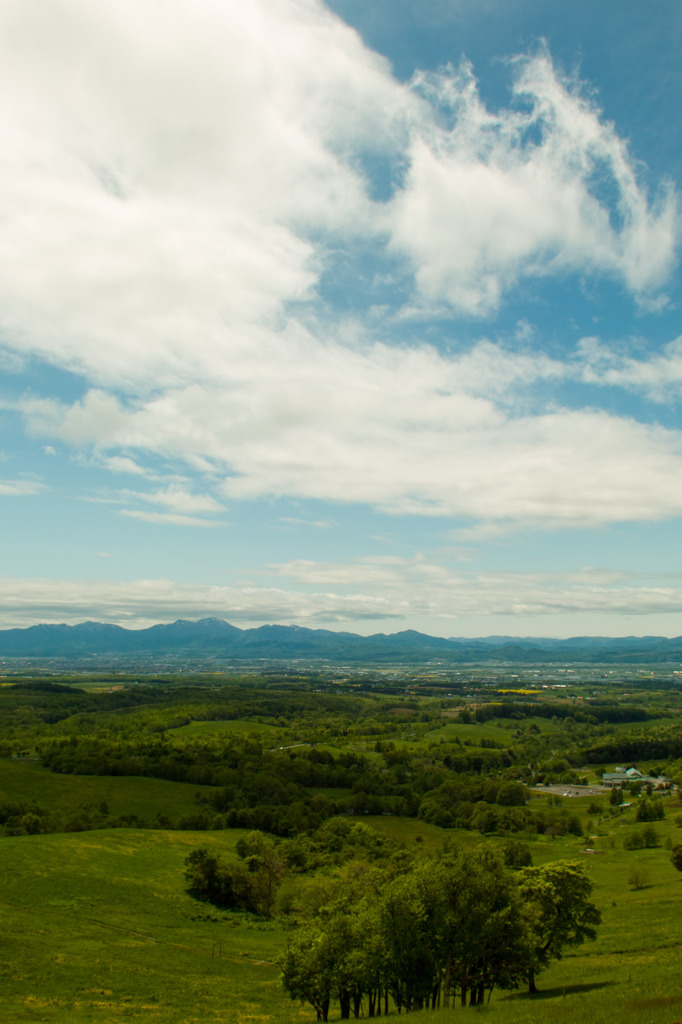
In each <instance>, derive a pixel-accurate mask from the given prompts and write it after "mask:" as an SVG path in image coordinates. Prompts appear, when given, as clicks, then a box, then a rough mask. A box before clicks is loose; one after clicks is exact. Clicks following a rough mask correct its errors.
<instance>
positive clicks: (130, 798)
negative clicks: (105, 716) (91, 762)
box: [0, 758, 213, 821]
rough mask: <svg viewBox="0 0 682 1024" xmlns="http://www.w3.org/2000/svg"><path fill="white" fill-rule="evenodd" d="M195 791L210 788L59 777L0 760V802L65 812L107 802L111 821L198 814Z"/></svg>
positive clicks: (34, 766) (25, 764)
mask: <svg viewBox="0 0 682 1024" xmlns="http://www.w3.org/2000/svg"><path fill="white" fill-rule="evenodd" d="M197 792H205V793H210V792H213V790H212V788H211V787H210V786H195V785H192V784H191V783H185V782H167V781H165V780H164V779H148V778H137V777H135V776H116V777H113V776H108V775H58V774H54V773H53V772H50V771H48V770H47V769H46V768H42V767H41V766H40V765H39V764H36V763H35V762H31V761H24V760H10V759H7V758H2V759H0V803H3V802H5V801H7V802H10V801H19V802H26V803H31V802H34V803H37V804H39V805H41V806H43V807H47V808H50V809H51V810H59V811H61V812H62V813H64V814H71V813H75V812H76V811H77V810H79V808H81V807H84V806H87V805H95V806H98V805H99V804H100V803H101V802H102V801H106V803H107V805H108V808H109V813H110V814H111V815H113V816H114V817H118V816H119V815H125V814H136V815H137V816H138V818H140V820H141V821H151V819H153V818H154V817H155V816H156V815H157V814H165V815H167V816H168V817H169V818H171V819H172V820H173V821H175V820H176V819H177V818H179V817H181V816H182V815H183V814H193V813H196V812H197V810H198V809H199V806H198V804H197V803H196V801H195V799H194V795H195V793H197Z"/></svg>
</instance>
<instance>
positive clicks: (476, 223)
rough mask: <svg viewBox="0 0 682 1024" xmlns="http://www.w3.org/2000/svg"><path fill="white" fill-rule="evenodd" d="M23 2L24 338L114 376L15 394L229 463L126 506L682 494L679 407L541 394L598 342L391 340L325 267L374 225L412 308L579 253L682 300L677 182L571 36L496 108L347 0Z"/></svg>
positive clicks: (620, 498) (5, 43) (467, 510)
mask: <svg viewBox="0 0 682 1024" xmlns="http://www.w3.org/2000/svg"><path fill="white" fill-rule="evenodd" d="M0 28H2V31H1V32H0V83H1V84H2V88H0V223H1V224H2V231H1V232H0V330H1V332H2V339H3V346H4V348H3V350H6V351H16V352H21V353H23V354H25V355H27V356H32V357H38V358H40V359H42V360H45V361H47V362H48V363H50V364H52V365H54V366H58V367H60V368H62V369H66V370H69V371H71V372H72V373H74V374H77V375H80V377H81V378H82V379H83V380H84V382H85V383H84V393H83V394H82V396H81V397H80V398H79V399H77V400H76V401H63V400H60V399H57V398H55V397H49V396H48V397H43V396H41V395H40V394H37V395H36V394H31V395H27V396H25V397H24V398H23V399H22V400H21V401H18V402H15V403H14V408H20V409H21V411H22V413H23V415H24V417H25V422H26V424H27V427H28V430H29V431H30V432H31V433H33V434H34V435H36V436H41V437H44V438H47V439H59V440H61V441H62V442H64V443H67V444H69V445H71V446H74V447H76V448H78V449H87V450H90V449H94V450H95V452H96V454H97V457H98V458H99V459H100V460H105V461H104V464H105V465H107V466H108V468H109V469H111V470H112V471H114V472H131V473H135V474H137V475H142V473H146V472H147V471H146V469H145V459H146V458H152V459H156V458H157V457H159V456H161V457H162V458H163V459H165V460H167V462H169V463H173V464H178V463H181V464H183V468H191V469H192V471H193V472H195V473H197V474H203V475H205V477H206V478H207V481H208V482H207V484H206V485H205V486H206V490H209V489H211V488H213V490H212V493H211V495H210V502H209V504H208V505H205V506H204V507H201V508H199V507H197V506H196V504H193V502H196V500H197V499H196V497H194V498H192V499H191V500H190V499H189V498H188V497H187V495H185V497H182V495H180V494H179V492H165V491H163V489H161V490H157V491H150V492H142V491H140V492H136V497H135V507H131V508H127V509H126V510H125V514H126V515H128V516H129V517H133V518H137V519H146V520H148V521H154V522H171V521H173V522H176V523H178V524H179V523H181V522H182V523H183V524H184V525H206V524H207V523H209V522H215V519H214V518H212V517H214V516H215V515H217V514H218V512H219V509H220V507H221V506H222V502H223V500H225V499H229V500H238V499H250V498H258V497H263V496H282V495H287V496H293V497H298V498H304V499H305V498H315V499H322V500H326V501H341V502H349V501H350V502H362V503H368V504H370V505H372V506H374V507H375V508H378V509H381V510H384V511H389V512H398V513H420V514H424V513H426V514H434V515H449V516H458V517H461V518H464V519H474V520H475V519H482V520H485V521H492V522H494V523H498V524H508V523H511V524H513V523H516V522H526V523H532V524H539V525H543V526H545V525H550V526H551V525H557V524H569V525H593V524H597V523H603V522H609V521H613V520H621V519H630V518H642V519H657V518H661V517H663V516H668V515H678V514H680V512H682V483H680V482H679V481H682V473H681V472H680V469H681V463H680V458H681V452H680V438H679V436H678V435H677V434H676V433H675V432H672V431H666V430H664V429H662V428H656V427H651V426H646V425H642V424H638V423H636V422H634V421H631V420H627V419H622V418H618V417H615V416H610V415H608V414H606V413H600V412H598V411H594V410H591V409H584V410H571V409H563V408H561V407H553V408H545V407H544V406H542V407H540V408H539V407H538V406H537V405H535V404H534V403H533V402H532V401H531V399H530V397H529V396H530V395H531V392H532V389H533V387H534V386H535V385H538V386H542V385H544V384H547V383H551V382H555V383H558V382H560V381H562V380H565V379H568V378H570V377H572V376H574V375H575V372H576V371H575V368H574V367H572V366H569V365H568V364H567V363H565V362H562V361H561V360H557V359H552V358H550V357H549V356H547V355H543V354H542V353H539V352H532V351H531V350H530V348H528V349H527V350H526V351H513V352H511V351H506V350H505V349H503V348H502V347H501V346H499V345H496V344H494V343H492V342H490V341H486V340H483V341H481V342H480V343H479V344H477V345H473V346H471V347H470V348H469V350H468V351H462V352H459V353H455V354H452V355H448V354H444V353H440V352H438V351H436V350H435V349H433V348H430V347H428V346H426V345H423V344H419V343H417V342H415V343H413V344H411V345H404V346H398V345H394V344H389V343H387V342H386V337H387V336H388V332H387V334H386V335H384V334H383V333H382V318H381V317H379V318H377V317H373V314H372V313H371V311H370V313H368V321H367V323H368V324H369V323H370V322H371V328H370V327H369V326H367V325H366V324H365V325H362V324H361V326H360V328H359V329H358V330H356V331H353V330H351V329H350V328H348V325H344V324H337V320H338V319H339V318H338V317H337V316H336V315H335V311H334V309H333V308H330V305H329V302H330V300H328V299H326V300H325V301H324V302H323V301H322V299H321V298H320V296H321V295H322V293H323V288H322V285H323V284H324V282H325V281H332V282H333V281H334V279H335V278H334V275H335V272H336V269H337V263H339V264H340V263H342V262H343V260H344V259H346V258H348V259H349V260H352V259H353V258H354V256H357V254H358V253H362V254H363V256H364V257H366V258H367V259H368V260H370V262H371V260H375V261H381V269H382V271H385V270H386V266H387V264H388V266H389V268H390V271H391V272H392V273H395V274H396V275H397V278H398V279H401V280H402V278H401V277H400V275H401V274H403V273H404V269H405V265H407V266H408V267H409V268H411V270H412V272H413V276H414V287H413V288H412V287H411V286H410V284H409V282H408V284H407V287H406V289H405V291H406V293H407V298H403V299H400V300H396V302H395V303H394V307H393V308H391V309H390V310H389V314H390V316H393V317H399V316H400V314H401V312H404V310H401V309H400V307H399V303H400V302H403V301H404V302H405V303H406V304H408V305H410V304H414V302H415V301H416V302H417V304H419V303H420V302H421V303H422V304H424V303H426V304H428V303H435V304H441V305H442V304H444V305H446V306H449V307H452V308H454V310H456V311H464V312H465V313H474V314H480V315H483V314H492V313H493V312H494V311H495V310H496V308H497V307H498V306H499V304H500V303H501V302H502V301H503V298H504V295H505V292H506V290H507V289H508V288H509V287H511V285H512V284H513V283H514V282H515V281H517V280H518V279H519V278H521V277H524V278H527V279H531V278H533V277H538V276H543V275H548V274H566V273H569V272H575V273H579V274H581V275H584V274H587V275H589V274H607V275H610V276H612V277H615V278H616V279H617V280H618V281H620V282H621V284H622V285H623V287H624V288H626V289H628V290H629V291H630V292H631V293H632V294H633V295H635V296H639V297H640V298H643V297H648V298H649V300H651V301H653V300H652V299H651V296H652V293H653V292H655V290H656V289H657V288H659V287H662V286H663V285H664V284H665V281H666V278H667V275H668V274H669V273H670V270H671V267H672V265H673V262H674V244H675V239H676V231H677V227H676V213H675V201H674V196H673V194H672V192H671V191H670V190H666V189H665V188H664V189H663V190H662V192H661V194H660V195H659V196H658V198H655V199H653V200H650V199H649V198H648V197H647V195H646V193H645V190H644V188H643V186H642V185H641V184H640V182H639V181H638V179H637V175H636V173H635V170H634V163H633V160H632V159H631V157H630V155H629V153H628V150H627V147H626V145H625V143H624V142H623V141H622V140H621V139H620V138H619V137H618V135H617V134H616V131H615V129H614V128H613V127H612V126H610V125H608V124H606V123H605V122H604V121H603V118H601V116H600V114H599V111H598V110H597V109H596V108H595V107H594V105H592V104H590V103H589V102H588V101H587V100H585V99H584V98H582V97H581V96H580V95H579V93H578V92H577V91H576V90H575V89H573V88H569V86H568V85H567V84H566V83H565V82H563V81H562V80H561V79H560V77H559V76H558V75H557V74H556V72H555V70H554V69H553V67H552V65H551V61H550V60H549V58H548V56H547V55H546V54H540V55H539V56H536V57H532V58H524V59H521V60H519V61H518V62H517V64H516V78H515V86H514V90H515V100H514V103H513V104H512V105H511V106H510V107H509V109H502V110H499V111H497V112H491V111H489V110H487V109H486V107H485V106H484V105H483V103H482V101H481V100H480V97H479V95H478V92H477V88H476V82H475V79H474V77H473V72H472V71H471V69H470V68H468V66H464V67H463V68H462V69H460V70H459V71H447V70H446V71H442V72H438V73H432V74H429V75H427V74H421V75H418V76H417V77H416V79H415V80H414V82H412V83H411V84H409V85H405V84H403V83H400V82H398V81H397V80H396V78H395V77H394V76H393V75H392V74H391V70H390V67H389V66H388V64H387V62H386V61H384V60H383V59H382V58H381V57H379V56H378V55H376V54H375V53H373V52H371V51H370V50H369V49H368V48H367V47H365V46H364V45H363V43H362V41H361V40H360V38H359V36H358V35H357V34H356V33H355V32H354V31H352V30H351V29H350V28H348V27H347V26H345V25H344V24H343V23H342V22H341V21H340V20H339V19H337V18H335V17H334V16H333V15H331V14H330V13H329V11H327V10H326V8H325V7H324V6H323V5H322V4H321V3H320V2H318V0H250V2H249V3H248V4H237V3H234V2H232V0H228V2H225V0H196V2H190V0H167V2H166V3H164V10H163V21H162V24H160V22H159V17H158V4H157V3H156V2H155V0H119V2H117V3H116V4H110V5H104V6H98V7H97V9H96V10H95V9H94V8H93V5H92V4H91V3H90V2H89V0H35V2H34V3H32V4H26V3H25V2H23V0H7V2H6V3H5V4H4V5H3V7H2V11H1V12H0ZM377 161H381V164H382V167H388V168H389V170H388V173H387V175H385V176H386V177H387V178H388V180H389V182H390V189H392V193H391V195H390V197H389V198H388V199H382V200H380V199H377V198H376V195H377V194H378V193H377V188H376V186H377V180H376V177H377V176H376V174H375V171H376V162H377ZM604 180H606V181H607V183H608V186H609V188H610V189H611V191H612V193H613V195H614V196H615V200H614V201H611V200H610V199H607V198H604V196H605V194H606V192H608V189H606V190H605V189H604V188H603V187H602V186H603V182H604ZM384 184H385V183H384ZM412 292H416V297H415V294H412ZM375 312H376V311H375ZM669 358H672V356H669ZM626 370H627V367H625V368H623V367H621V372H622V373H621V380H620V384H621V386H624V385H627V386H629V385H628V384H627V380H626V377H627V374H626V372H625V371H626ZM594 372H597V371H594ZM600 372H601V371H600ZM585 373H586V374H587V373H588V370H585ZM602 376H603V374H602ZM5 407H7V404H5ZM100 464H102V463H101V462H100ZM147 475H148V476H150V474H147ZM164 495H165V497H164ZM203 500H205V501H206V500H208V498H205V499H203ZM150 503H151V504H152V505H154V506H156V507H155V508H153V509H149V508H145V507H144V506H145V505H147V504H150Z"/></svg>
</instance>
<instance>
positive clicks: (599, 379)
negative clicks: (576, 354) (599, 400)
mask: <svg viewBox="0 0 682 1024" xmlns="http://www.w3.org/2000/svg"><path fill="white" fill-rule="evenodd" d="M579 351H580V359H581V362H582V379H583V380H584V381H585V382H586V383H588V384H599V385H602V386H605V387H618V388H625V389H627V390H628V391H634V392H639V393H640V394H643V395H646V397H647V398H649V399H651V400H653V401H655V402H669V401H673V400H675V399H676V398H678V397H679V396H680V394H681V393H682V337H680V338H675V339H674V341H671V342H670V343H669V344H668V345H666V346H665V347H664V349H663V350H662V351H661V352H655V353H649V354H647V355H646V356H644V357H640V358H636V357H634V356H631V355H627V354H625V353H623V352H616V351H613V350H611V349H608V348H606V346H604V345H602V344H601V343H600V341H599V339H598V338H583V339H582V340H581V342H580V346H579Z"/></svg>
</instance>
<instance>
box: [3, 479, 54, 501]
mask: <svg viewBox="0 0 682 1024" xmlns="http://www.w3.org/2000/svg"><path fill="white" fill-rule="evenodd" d="M45 490H46V486H45V484H43V483H41V482H40V481H39V480H0V495H2V496H3V497H6V498H24V497H27V496H28V495H32V494H42V492H43V491H45Z"/></svg>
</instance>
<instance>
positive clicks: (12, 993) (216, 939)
mask: <svg viewBox="0 0 682 1024" xmlns="http://www.w3.org/2000/svg"><path fill="white" fill-rule="evenodd" d="M364 820H365V822H366V823H367V824H371V825H372V826H373V827H377V828H379V829H380V830H381V831H382V832H385V833H386V834H389V835H392V836H393V837H394V838H402V839H403V840H405V841H406V842H407V843H408V844H409V845H412V844H413V843H415V841H416V837H417V836H418V835H420V836H421V837H422V842H423V843H424V845H425V846H433V845H436V844H437V842H438V841H439V840H440V838H442V833H441V832H439V830H438V829H435V828H433V827H430V826H427V825H425V824H424V823H421V822H417V821H414V820H401V819H397V818H389V817H386V816H381V817H380V818H365V819H364ZM630 827H632V826H630V825H625V826H621V825H614V827H613V831H614V832H615V834H616V840H615V842H616V845H615V846H614V847H613V848H611V847H610V846H609V845H608V843H605V844H604V850H603V852H601V853H597V854H586V853H583V852H582V849H583V847H584V844H583V842H581V841H579V840H577V839H570V840H568V839H566V838H563V839H556V840H552V841H550V840H545V841H542V842H540V841H538V842H536V843H533V844H532V849H533V856H534V860H535V862H536V863H541V862H544V861H546V860H553V859H556V858H578V859H580V860H581V861H582V862H583V863H585V865H586V867H587V870H588V871H589V874H590V876H591V877H592V879H593V881H594V886H595V888H594V899H595V902H596V903H597V905H598V906H599V908H600V910H601V911H602V915H603V923H602V925H601V927H600V928H599V930H598V938H597V941H596V942H594V943H588V944H586V945H585V946H583V947H578V948H576V949H574V950H573V951H572V952H571V953H570V955H568V956H566V957H565V959H564V960H562V961H560V962H557V963H554V964H553V966H552V967H551V968H550V970H548V971H546V972H544V973H543V974H542V975H540V977H539V979H538V982H539V987H540V988H541V992H540V993H539V995H538V996H536V997H534V998H532V999H531V998H528V997H527V996H525V995H523V994H521V993H514V994H511V993H495V994H494V995H493V998H492V1000H491V1002H490V1004H489V1005H488V1006H485V1007H482V1008H479V1009H475V1010H471V1009H467V1010H461V1009H460V1008H459V1007H458V1008H457V1009H451V1010H449V1011H447V1012H446V1011H443V1010H441V1011H438V1012H435V1013H427V1014H426V1016H427V1019H429V1020H433V1021H434V1024H440V1022H441V1021H445V1020H446V1019H448V1020H449V1019H451V1018H452V1015H453V1014H455V1015H456V1016H457V1017H458V1018H459V1017H461V1018H462V1019H467V1017H476V1018H478V1017H479V1016H483V1017H485V1018H489V1019H490V1021H491V1024H548V1022H550V1021H551V1022H552V1024H554V1022H558V1024H577V1022H580V1024H583V1022H584V1024H607V1022H608V1024H610V1022H612V1021H619V1022H620V1021H625V1022H628V1024H672V1022H674V1021H679V1020H680V1019H681V1018H682V976H681V972H680V948H681V946H682V875H680V874H679V873H677V872H676V871H675V870H674V868H673V867H672V865H671V864H670V863H669V859H668V858H669V854H668V851H667V850H666V849H664V848H663V847H661V848H658V849H652V850H643V851H626V850H623V849H622V835H621V834H619V830H620V832H621V833H625V832H626V831H627V830H628V829H629V828H630ZM661 833H662V836H663V837H664V836H665V835H666V834H669V835H671V836H673V838H676V837H675V834H674V833H675V826H674V825H673V824H672V822H670V821H668V820H667V821H665V822H664V823H663V826H662V827H661ZM241 834H242V833H241V832H240V831H238V830H234V831H226V832H210V833H206V832H202V833H192V832H149V831H144V830H122V829H121V830H115V831H96V832H87V833H77V834H66V835H48V836H44V835H41V836H20V837H12V838H5V839H2V840H0V857H1V858H2V871H1V872H0V915H1V916H2V925H3V926H2V928H1V929H0V935H1V936H2V938H0V962H1V963H2V984H1V988H0V1019H2V1020H3V1021H12V1022H13V1021H50V1022H55V1024H57V1022H59V1024H62V1022H64V1024H66V1022H75V1024H86V1022H87V1024H90V1022H95V1021H97V1022H102V1024H109V1022H111V1024H114V1022H119V1021H142V1020H145V1021H150V1020H151V1021H159V1022H162V1024H189V1022H197V1024H198V1022H202V1024H203V1022H229V1024H247V1022H254V1021H260V1022H270V1024H297V1022H299V1021H310V1022H312V1021H314V1019H315V1015H314V1012H313V1011H312V1010H311V1008H310V1007H300V1006H299V1005H298V1004H296V1003H292V1002H290V1001H289V1000H288V999H287V997H286V996H285V995H284V993H283V992H282V990H281V988H280V984H279V974H278V970H277V968H276V966H274V964H273V961H274V959H275V957H276V956H277V954H278V952H279V951H280V950H281V949H282V948H283V946H284V943H285V941H286V929H285V928H284V927H283V926H282V925H281V924H278V923H276V922H266V921H259V920H257V919H255V918H251V917H249V916H247V915H240V914H235V913H229V912H224V911H219V910H215V909H213V908H210V907H208V906H207V905H206V904H201V903H197V902H196V901H194V900H192V899H191V898H190V897H189V896H188V895H187V894H186V893H185V892H184V879H183V860H184V858H185V856H186V855H187V853H188V852H189V851H190V850H191V849H192V848H194V847H196V846H198V845H204V846H206V845H207V846H210V847H212V848H214V849H215V850H216V851H217V852H219V853H223V854H226V853H229V852H231V851H232V850H233V849H234V845H235V843H236V841H237V839H238V838H239V836H240V835H241ZM462 838H466V839H467V840H468V841H475V840H476V838H477V837H476V835H475V834H473V833H466V834H462ZM634 863H637V864H639V865H640V866H642V867H643V868H644V869H645V870H646V872H647V875H648V877H647V879H646V883H645V885H644V887H643V888H641V889H639V890H637V889H634V888H633V887H632V886H631V885H630V884H629V882H628V875H629V872H630V869H631V867H632V865H633V864H634ZM219 953H220V954H221V955H218V954H219ZM332 1019H338V1017H335V1016H334V1015H332Z"/></svg>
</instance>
